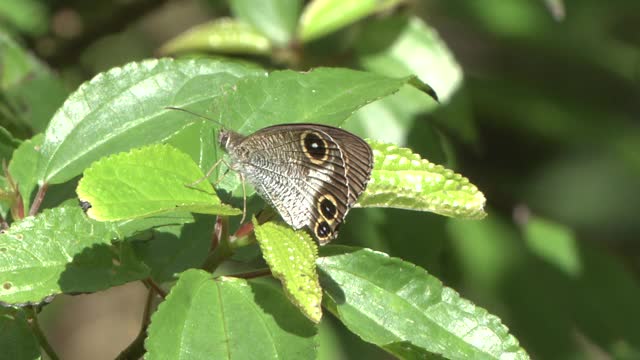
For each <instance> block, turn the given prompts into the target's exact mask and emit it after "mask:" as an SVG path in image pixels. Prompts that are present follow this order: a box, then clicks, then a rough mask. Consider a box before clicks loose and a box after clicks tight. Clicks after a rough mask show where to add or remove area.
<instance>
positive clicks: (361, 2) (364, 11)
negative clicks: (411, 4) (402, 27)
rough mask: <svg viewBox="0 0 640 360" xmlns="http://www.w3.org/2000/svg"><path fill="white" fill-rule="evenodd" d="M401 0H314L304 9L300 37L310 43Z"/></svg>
mask: <svg viewBox="0 0 640 360" xmlns="http://www.w3.org/2000/svg"><path fill="white" fill-rule="evenodd" d="M400 2H401V1H400V0H351V1H344V0H314V1H312V2H311V3H309V5H307V7H306V8H305V9H304V11H303V13H302V17H301V19H300V25H299V28H298V31H299V37H300V39H301V40H302V41H303V42H309V41H311V40H314V39H317V38H319V37H321V36H324V35H326V34H329V33H332V32H334V31H336V30H338V29H340V28H342V27H345V26H347V25H349V24H352V23H354V22H356V21H358V20H360V19H362V18H365V17H367V16H369V15H372V14H375V13H377V12H380V11H384V10H387V9H390V8H391V7H393V6H395V5H397V4H398V3H400Z"/></svg>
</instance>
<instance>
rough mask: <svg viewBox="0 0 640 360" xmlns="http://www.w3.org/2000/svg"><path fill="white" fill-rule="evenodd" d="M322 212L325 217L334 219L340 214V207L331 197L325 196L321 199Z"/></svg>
mask: <svg viewBox="0 0 640 360" xmlns="http://www.w3.org/2000/svg"><path fill="white" fill-rule="evenodd" d="M320 212H321V213H322V216H324V218H325V219H329V220H333V219H335V217H336V215H338V209H337V208H336V204H334V203H333V202H332V201H331V200H330V199H329V198H326V197H325V198H324V199H322V201H320Z"/></svg>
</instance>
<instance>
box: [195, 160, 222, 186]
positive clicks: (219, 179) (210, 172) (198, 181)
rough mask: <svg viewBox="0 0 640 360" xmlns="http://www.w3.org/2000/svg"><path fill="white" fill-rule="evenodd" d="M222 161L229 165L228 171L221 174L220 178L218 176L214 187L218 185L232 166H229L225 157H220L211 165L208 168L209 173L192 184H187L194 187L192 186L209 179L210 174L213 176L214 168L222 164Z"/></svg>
mask: <svg viewBox="0 0 640 360" xmlns="http://www.w3.org/2000/svg"><path fill="white" fill-rule="evenodd" d="M220 163H223V164H225V165H226V166H227V171H225V172H224V174H222V176H220V178H218V180H216V182H215V183H214V184H213V186H214V187H215V186H216V185H218V184H219V183H220V181H222V179H224V177H225V176H227V173H228V172H229V169H230V168H231V167H230V166H229V164H228V163H227V162H226V161H224V159H222V158H221V159H218V161H216V163H215V164H213V166H212V167H210V168H209V170H207V173H206V174H205V175H204V176H203V177H201V178H200V179H198V180H196V181H194V182H192V183H191V184H187V185H186V186H187V187H190V188H192V187H195V186H196V185H198V184H200V183H201V182H203V181H204V180H205V179H208V178H209V176H211V174H212V173H213V170H215V169H216V168H217V167H218V166H220Z"/></svg>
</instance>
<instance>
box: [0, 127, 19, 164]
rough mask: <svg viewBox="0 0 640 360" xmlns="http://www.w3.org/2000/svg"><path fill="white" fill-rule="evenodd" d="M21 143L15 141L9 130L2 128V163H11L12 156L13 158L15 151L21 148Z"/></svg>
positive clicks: (0, 131) (0, 128) (0, 141)
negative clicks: (3, 161)
mask: <svg viewBox="0 0 640 360" xmlns="http://www.w3.org/2000/svg"><path fill="white" fill-rule="evenodd" d="M20 143H21V141H20V140H18V139H15V138H14V137H13V135H11V133H10V132H9V130H7V129H5V128H4V127H2V126H0V163H1V162H2V160H5V161H6V162H9V160H11V156H13V151H14V150H15V149H17V148H18V146H20Z"/></svg>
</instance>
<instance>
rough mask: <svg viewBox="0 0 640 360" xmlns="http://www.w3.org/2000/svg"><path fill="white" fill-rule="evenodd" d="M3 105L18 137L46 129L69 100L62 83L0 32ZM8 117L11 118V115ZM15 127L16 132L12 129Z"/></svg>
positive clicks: (0, 87)
mask: <svg viewBox="0 0 640 360" xmlns="http://www.w3.org/2000/svg"><path fill="white" fill-rule="evenodd" d="M0 74H2V76H1V77H0V89H2V90H3V91H2V92H0V100H2V101H0V103H3V104H2V105H4V106H3V107H4V108H3V109H2V112H4V113H8V114H11V116H5V117H7V118H9V119H10V120H12V122H13V124H11V126H7V128H8V129H10V130H11V132H12V133H13V134H14V135H15V136H18V137H29V136H30V135H31V134H32V133H33V132H40V131H43V130H44V129H45V127H46V126H47V124H48V122H49V120H50V119H51V116H52V115H53V113H54V112H55V111H56V109H58V108H59V107H60V105H61V104H62V102H63V100H64V98H65V97H66V96H67V93H68V91H67V90H66V88H65V86H64V84H63V83H62V81H61V80H60V79H59V78H58V77H57V76H56V75H55V74H54V73H53V72H52V71H51V70H50V69H49V68H48V67H47V66H46V65H45V64H43V63H41V62H40V61H39V60H38V59H36V58H35V57H33V56H32V55H31V54H30V53H29V52H27V50H25V49H23V48H22V47H21V46H20V45H18V44H17V43H16V42H15V41H13V39H11V38H10V37H8V36H7V35H5V34H3V33H1V32H0ZM8 114H7V115H8ZM12 127H14V128H15V130H14V129H13V128H12Z"/></svg>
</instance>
